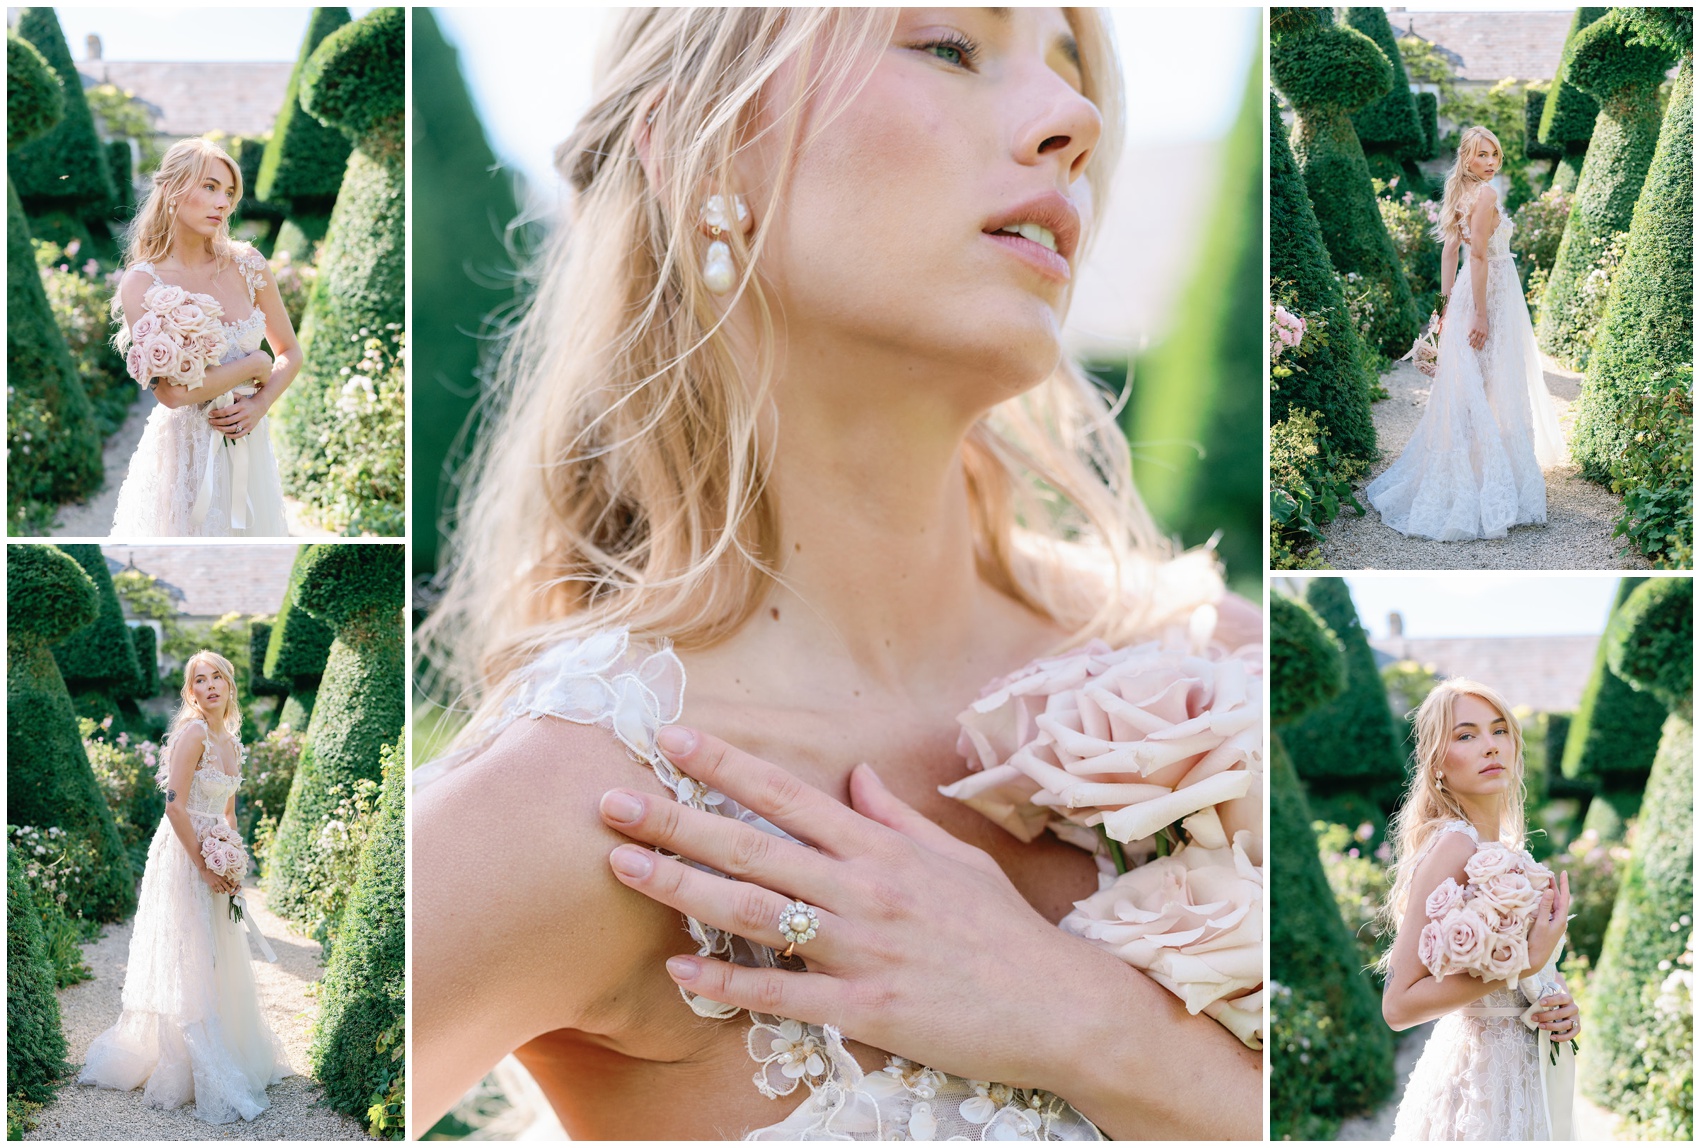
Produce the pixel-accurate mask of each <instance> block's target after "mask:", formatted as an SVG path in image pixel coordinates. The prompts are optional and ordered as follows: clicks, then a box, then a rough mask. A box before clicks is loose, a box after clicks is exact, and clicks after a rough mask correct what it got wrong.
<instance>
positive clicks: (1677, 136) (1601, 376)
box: [1571, 55, 1694, 534]
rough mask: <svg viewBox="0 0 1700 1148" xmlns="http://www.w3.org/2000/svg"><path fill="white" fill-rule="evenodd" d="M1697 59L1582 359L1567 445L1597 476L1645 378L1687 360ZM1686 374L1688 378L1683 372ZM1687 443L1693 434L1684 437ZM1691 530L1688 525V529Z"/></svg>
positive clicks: (1681, 78) (1622, 441)
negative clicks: (1578, 395)
mask: <svg viewBox="0 0 1700 1148" xmlns="http://www.w3.org/2000/svg"><path fill="white" fill-rule="evenodd" d="M1693 228H1694V60H1693V57H1692V55H1689V56H1685V57H1684V58H1683V62H1682V67H1681V69H1680V71H1678V73H1677V78H1676V83H1675V85H1674V86H1673V88H1672V90H1671V97H1670V102H1669V104H1668V105H1667V106H1666V109H1665V116H1664V123H1663V126H1662V127H1661V128H1660V130H1659V136H1658V145H1657V147H1656V149H1655V151H1654V153H1653V158H1652V161H1651V165H1650V166H1649V168H1648V170H1647V178H1646V183H1645V185H1644V186H1643V187H1642V189H1641V194H1640V196H1639V198H1638V199H1637V200H1636V201H1635V207H1634V215H1633V218H1632V221H1631V222H1630V224H1629V238H1628V240H1627V244H1626V247H1625V250H1624V252H1623V258H1622V262H1621V264H1620V265H1619V266H1618V268H1617V270H1616V273H1615V274H1614V275H1613V276H1612V280H1611V293H1610V295H1609V296H1608V298H1607V300H1606V303H1605V314H1604V318H1603V319H1602V320H1601V322H1600V325H1599V330H1598V333H1597V335H1596V336H1595V341H1594V344H1593V353H1592V354H1591V355H1590V356H1589V359H1588V375H1587V378H1586V379H1585V380H1584V382H1583V384H1582V398H1581V402H1580V403H1579V404H1578V410H1577V416H1576V430H1575V434H1574V436H1573V439H1572V442H1571V452H1572V454H1573V455H1574V456H1575V458H1576V460H1577V461H1578V462H1579V463H1580V464H1581V466H1582V473H1583V474H1584V475H1585V476H1587V477H1588V478H1591V479H1594V480H1595V481H1603V480H1604V479H1605V478H1606V477H1607V475H1608V474H1609V472H1610V471H1611V469H1612V463H1613V461H1614V460H1615V459H1617V458H1619V457H1620V456H1621V455H1622V454H1623V453H1624V452H1625V450H1627V449H1629V442H1630V433H1629V424H1630V422H1631V421H1632V417H1631V416H1630V414H1629V412H1628V411H1627V410H1626V409H1625V408H1626V407H1627V406H1629V404H1630V401H1631V396H1632V395H1633V394H1635V393H1637V392H1644V391H1645V390H1646V389H1647V387H1646V380H1647V378H1648V376H1649V375H1652V374H1655V373H1661V372H1664V371H1667V370H1669V369H1670V368H1671V367H1673V366H1675V365H1676V364H1679V363H1688V364H1690V365H1692V363H1693V360H1694V350H1693V345H1694V234H1693ZM1690 378H1692V375H1690ZM1687 443H1688V446H1690V447H1692V444H1693V435H1692V433H1691V434H1690V435H1689V436H1688V440H1687ZM1690 534H1692V526H1690Z"/></svg>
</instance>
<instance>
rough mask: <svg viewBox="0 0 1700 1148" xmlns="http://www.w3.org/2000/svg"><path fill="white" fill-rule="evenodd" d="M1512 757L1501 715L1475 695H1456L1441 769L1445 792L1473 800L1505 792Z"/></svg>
mask: <svg viewBox="0 0 1700 1148" xmlns="http://www.w3.org/2000/svg"><path fill="white" fill-rule="evenodd" d="M1515 758H1516V753H1515V748H1514V745H1513V742H1512V737H1511V723H1510V722H1509V721H1507V720H1506V719H1505V717H1504V715H1503V714H1501V713H1500V712H1499V711H1498V710H1497V709H1495V708H1494V707H1493V706H1491V705H1489V704H1488V703H1487V702H1485V701H1483V700H1482V699H1481V698H1479V697H1477V696H1475V695H1474V694H1461V695H1459V696H1458V698H1457V699H1456V700H1455V701H1454V702H1453V703H1452V728H1451V729H1450V730H1448V731H1447V738H1446V759H1445V761H1444V762H1442V764H1441V767H1440V771H1441V773H1442V775H1443V776H1444V777H1445V782H1444V785H1445V787H1446V789H1447V790H1448V791H1449V792H1451V793H1454V794H1457V795H1460V796H1474V797H1485V796H1488V795H1490V794H1501V793H1504V792H1505V791H1506V790H1507V789H1509V788H1510V786H1511V781H1512V778H1511V770H1512V766H1513V764H1514V763H1515Z"/></svg>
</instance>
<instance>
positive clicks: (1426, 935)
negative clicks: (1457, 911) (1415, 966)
mask: <svg viewBox="0 0 1700 1148" xmlns="http://www.w3.org/2000/svg"><path fill="white" fill-rule="evenodd" d="M1445 954H1446V946H1445V945H1444V944H1443V943H1442V941H1441V936H1440V922H1439V921H1430V922H1429V923H1428V924H1426V925H1424V926H1423V931H1422V932H1421V933H1419V934H1417V960H1419V961H1421V962H1422V964H1423V968H1425V969H1427V970H1428V971H1429V973H1430V974H1431V975H1433V976H1435V977H1443V976H1445V975H1446V974H1445V973H1444V972H1443V971H1442V965H1441V962H1442V960H1443V959H1444V958H1445Z"/></svg>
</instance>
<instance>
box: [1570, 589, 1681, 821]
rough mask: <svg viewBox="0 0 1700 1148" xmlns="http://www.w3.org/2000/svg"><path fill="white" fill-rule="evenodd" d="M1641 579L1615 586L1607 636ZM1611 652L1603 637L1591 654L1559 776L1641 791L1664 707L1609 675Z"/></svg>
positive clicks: (1610, 672) (1656, 743) (1649, 766)
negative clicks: (1609, 655) (1588, 671)
mask: <svg viewBox="0 0 1700 1148" xmlns="http://www.w3.org/2000/svg"><path fill="white" fill-rule="evenodd" d="M1644 581H1645V579H1642V578H1624V579H1623V580H1622V581H1620V582H1619V583H1618V587H1617V599H1616V601H1615V602H1614V603H1613V605H1612V613H1611V619H1610V620H1609V621H1608V622H1607V623H1606V631H1607V633H1608V634H1609V633H1610V632H1611V630H1612V627H1613V625H1614V624H1615V622H1616V620H1617V616H1618V615H1619V614H1620V613H1621V612H1622V611H1623V607H1624V604H1625V602H1626V601H1627V600H1628V599H1629V597H1630V595H1631V594H1632V593H1634V591H1635V589H1636V587H1638V586H1639V585H1641V583H1642V582H1644ZM1610 648H1611V644H1610V642H1609V641H1607V639H1606V638H1604V637H1602V638H1601V639H1600V645H1599V648H1598V650H1596V651H1595V654H1594V670H1593V673H1591V674H1590V675H1589V676H1588V684H1587V685H1586V686H1585V687H1583V690H1582V703H1581V705H1579V706H1578V707H1577V709H1576V717H1575V719H1574V720H1573V721H1572V722H1571V724H1570V737H1569V739H1568V741H1567V742H1566V743H1565V747H1564V776H1566V777H1569V778H1575V779H1583V778H1597V779H1599V780H1600V781H1601V783H1602V784H1604V785H1606V786H1607V787H1609V788H1613V789H1623V788H1631V789H1640V788H1641V782H1642V781H1643V780H1644V779H1645V778H1646V776H1647V771H1648V770H1649V769H1651V768H1652V765H1653V755H1654V754H1655V753H1657V752H1658V748H1659V728H1660V726H1661V725H1663V724H1664V720H1665V706H1664V705H1663V704H1661V703H1660V702H1659V701H1658V699H1656V698H1654V697H1653V696H1652V695H1650V694H1645V693H1641V692H1640V691H1638V690H1636V689H1635V688H1634V687H1632V686H1631V685H1630V684H1629V683H1628V682H1626V681H1624V680H1623V679H1622V678H1620V677H1618V676H1617V674H1615V673H1613V672H1612V668H1611V666H1610V664H1608V661H1607V656H1608V653H1609V651H1610Z"/></svg>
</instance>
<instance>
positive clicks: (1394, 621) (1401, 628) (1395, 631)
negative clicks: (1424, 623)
mask: <svg viewBox="0 0 1700 1148" xmlns="http://www.w3.org/2000/svg"><path fill="white" fill-rule="evenodd" d="M1404 635H1405V618H1404V616H1403V615H1401V614H1400V613H1399V611H1397V610H1394V611H1393V612H1392V613H1391V614H1388V615H1387V636H1388V637H1389V638H1401V637H1404Z"/></svg>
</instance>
